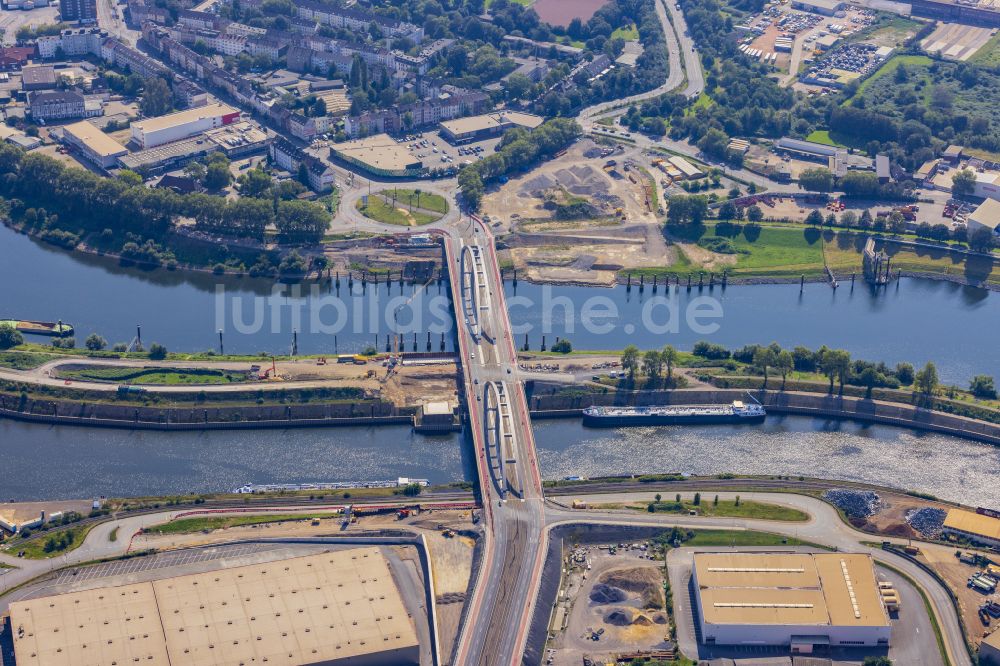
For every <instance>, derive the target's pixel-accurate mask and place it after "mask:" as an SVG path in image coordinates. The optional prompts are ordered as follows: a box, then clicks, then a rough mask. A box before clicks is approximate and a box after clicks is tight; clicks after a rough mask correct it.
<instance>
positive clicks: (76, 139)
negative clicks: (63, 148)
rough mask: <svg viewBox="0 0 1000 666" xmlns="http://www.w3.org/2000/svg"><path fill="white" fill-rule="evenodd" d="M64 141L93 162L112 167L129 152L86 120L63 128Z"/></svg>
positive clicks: (102, 166) (97, 164) (106, 167)
mask: <svg viewBox="0 0 1000 666" xmlns="http://www.w3.org/2000/svg"><path fill="white" fill-rule="evenodd" d="M62 136H63V143H65V144H67V145H69V146H72V147H74V148H75V149H77V150H78V151H79V152H80V155H81V156H82V157H83V158H84V159H86V160H87V161H88V162H90V163H91V164H94V165H96V166H99V167H101V168H102V169H110V168H111V167H113V166H114V165H115V163H116V162H117V161H118V158H120V157H124V156H125V155H127V154H128V151H127V150H125V147H124V146H122V145H121V144H120V143H118V142H117V141H115V140H114V139H112V138H111V137H110V136H108V135H107V134H105V133H104V132H102V131H101V130H99V129H98V128H97V127H95V126H94V125H92V124H91V123H89V122H87V121H86V120H83V121H80V122H78V123H73V124H72V125H66V126H65V127H63V128H62Z"/></svg>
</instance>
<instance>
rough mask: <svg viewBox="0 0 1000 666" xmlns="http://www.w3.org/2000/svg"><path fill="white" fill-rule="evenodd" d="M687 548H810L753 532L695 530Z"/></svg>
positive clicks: (785, 538)
mask: <svg viewBox="0 0 1000 666" xmlns="http://www.w3.org/2000/svg"><path fill="white" fill-rule="evenodd" d="M684 545H685V546H808V545H810V544H809V543H808V542H806V541H802V540H800V539H796V538H793V537H783V536H781V535H780V534H771V533H770V532H754V531H752V530H745V531H740V530H694V538H693V539H688V540H687V541H685V542H684Z"/></svg>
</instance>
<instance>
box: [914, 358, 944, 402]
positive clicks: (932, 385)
mask: <svg viewBox="0 0 1000 666" xmlns="http://www.w3.org/2000/svg"><path fill="white" fill-rule="evenodd" d="M913 379H914V382H915V384H916V386H917V390H919V391H920V392H921V393H923V394H924V395H926V396H929V395H931V394H932V393H934V389H936V388H937V385H938V373H937V366H935V365H934V364H933V363H931V362H930V361H928V362H927V365H925V366H924V367H923V368H921V369H920V371H918V372H917V374H916V375H915V376H914V378H913Z"/></svg>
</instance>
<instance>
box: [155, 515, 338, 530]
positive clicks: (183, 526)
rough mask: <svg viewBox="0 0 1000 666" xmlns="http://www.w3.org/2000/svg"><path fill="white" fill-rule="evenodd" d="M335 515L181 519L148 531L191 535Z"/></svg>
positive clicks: (156, 526)
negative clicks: (229, 528)
mask: <svg viewBox="0 0 1000 666" xmlns="http://www.w3.org/2000/svg"><path fill="white" fill-rule="evenodd" d="M333 515H335V514H330V513H322V514H312V513H288V514H275V515H260V516H213V517H209V518H181V519H179V520H173V521H170V522H169V523H163V524H162V525H154V526H153V527H150V528H149V529H147V530H146V532H150V533H153V534H190V533H192V532H203V531H205V530H220V529H225V528H227V527H240V526H243V525H263V524H265V523H282V522H286V521H290V520H312V519H313V518H330V517H331V516H333Z"/></svg>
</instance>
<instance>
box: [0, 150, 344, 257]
mask: <svg viewBox="0 0 1000 666" xmlns="http://www.w3.org/2000/svg"><path fill="white" fill-rule="evenodd" d="M209 168H211V165H210V167H209ZM0 195H3V196H5V197H8V198H9V199H10V206H9V209H10V210H9V213H10V214H11V215H12V216H14V217H15V218H18V217H21V218H23V215H24V213H25V212H26V211H28V210H29V209H35V210H36V214H35V215H34V219H35V220H36V223H38V222H37V221H38V220H39V219H42V220H43V222H41V223H40V224H42V225H43V226H45V228H46V229H48V228H59V229H62V230H65V231H68V232H72V233H75V234H78V235H83V234H85V233H87V232H101V233H103V234H105V235H108V236H111V237H114V238H119V239H127V238H128V234H130V233H131V234H134V238H133V239H131V240H132V241H133V242H135V241H136V239H138V240H142V239H152V240H154V241H156V242H162V240H163V238H164V237H165V236H166V233H167V232H168V231H169V229H170V228H171V227H172V225H173V222H174V220H175V219H176V218H178V217H188V218H193V219H194V220H195V221H196V223H197V225H198V226H199V227H200V228H203V229H206V230H211V231H213V232H219V233H225V234H230V235H234V236H237V237H243V238H256V239H261V238H263V236H264V232H265V230H266V229H267V228H268V227H269V226H271V225H273V226H274V227H275V228H276V229H277V231H278V234H279V235H280V236H281V237H282V239H284V240H288V241H298V242H306V241H310V242H315V241H318V240H319V239H320V238H321V237H322V235H323V233H324V232H325V231H326V228H327V225H328V222H329V213H328V212H327V211H326V209H325V208H324V207H323V206H322V205H320V204H316V203H310V202H304V201H296V200H292V201H272V200H265V199H256V198H240V199H236V200H232V201H230V200H227V199H224V198H222V197H217V196H211V195H207V194H203V193H194V194H187V195H180V194H176V193H175V192H173V191H171V190H168V189H160V188H155V189H151V188H147V187H145V186H144V185H143V183H142V179H141V178H139V177H138V176H137V174H134V173H131V172H127V171H126V172H123V174H122V175H121V176H120V177H118V178H103V177H101V176H98V175H96V174H93V173H91V172H89V171H85V170H83V169H78V168H75V167H67V166H66V165H64V164H63V163H62V162H59V161H58V160H56V159H53V158H51V157H49V156H47V155H42V154H38V153H28V154H26V153H24V152H23V151H22V150H21V149H19V148H17V147H14V146H11V145H9V144H0ZM41 206H44V207H45V214H44V215H42V216H41V217H39V216H38V214H37V210H38V209H39V207H41ZM51 213H55V215H52V214H51ZM27 223H29V224H31V220H30V219H29V220H27ZM34 230H35V231H43V230H44V229H39V228H37V227H36V228H35V229H34ZM105 230H107V231H105Z"/></svg>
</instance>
